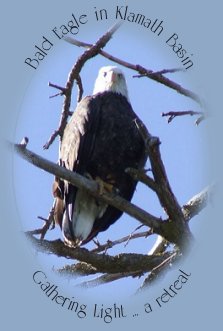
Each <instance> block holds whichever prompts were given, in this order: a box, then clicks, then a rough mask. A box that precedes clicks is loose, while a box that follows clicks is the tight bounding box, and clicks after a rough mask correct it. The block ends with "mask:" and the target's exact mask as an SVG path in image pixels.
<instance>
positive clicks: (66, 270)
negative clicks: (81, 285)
mask: <svg viewBox="0 0 223 331" xmlns="http://www.w3.org/2000/svg"><path fill="white" fill-rule="evenodd" d="M57 272H58V273H59V274H60V275H66V276H73V275H75V276H80V275H83V276H89V275H94V274H96V273H97V269H96V268H95V267H92V265H91V264H89V263H86V262H79V263H76V264H72V265H66V266H64V267H62V268H60V269H57Z"/></svg>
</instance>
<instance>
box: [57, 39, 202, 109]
mask: <svg viewBox="0 0 223 331" xmlns="http://www.w3.org/2000/svg"><path fill="white" fill-rule="evenodd" d="M64 40H65V41H67V42H69V43H71V44H73V45H76V46H78V47H84V48H89V47H92V45H91V44H88V43H84V42H81V41H78V40H76V39H73V38H71V37H66V38H64ZM98 54H101V55H102V56H103V57H105V58H107V59H109V60H110V61H113V62H115V63H118V64H120V65H122V66H124V67H126V68H128V69H132V70H134V71H136V72H138V73H139V75H140V77H148V78H150V79H152V80H154V81H156V82H158V83H160V84H163V85H165V86H167V87H169V88H171V89H173V90H175V91H177V92H178V93H180V94H182V95H184V96H186V97H189V98H191V99H193V100H194V101H196V102H197V103H199V104H201V101H200V98H199V96H198V95H197V94H195V93H193V92H192V91H190V90H188V89H185V88H183V87H182V86H181V85H180V84H177V83H175V82H173V81H172V80H170V79H169V78H167V77H165V76H163V73H162V72H164V73H167V72H171V71H174V70H175V71H176V70H179V69H166V70H162V71H159V72H154V71H153V70H150V69H146V68H144V67H142V66H141V65H138V64H132V63H129V62H126V61H123V60H121V59H119V58H117V57H115V56H113V55H111V54H109V53H107V52H105V51H103V50H100V51H99V52H98Z"/></svg>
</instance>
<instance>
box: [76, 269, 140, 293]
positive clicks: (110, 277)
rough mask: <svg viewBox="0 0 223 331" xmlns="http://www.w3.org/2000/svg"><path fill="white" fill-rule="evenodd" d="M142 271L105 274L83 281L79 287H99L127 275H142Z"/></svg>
mask: <svg viewBox="0 0 223 331" xmlns="http://www.w3.org/2000/svg"><path fill="white" fill-rule="evenodd" d="M142 274H143V273H142V272H140V273H139V272H138V271H135V272H119V273H116V274H105V275H102V276H99V277H97V278H95V279H92V280H89V281H86V282H83V283H81V284H78V285H77V287H82V288H85V289H86V288H92V287H97V286H99V285H104V284H107V283H111V282H114V281H116V280H119V279H122V278H126V277H137V276H138V277H140V276H142Z"/></svg>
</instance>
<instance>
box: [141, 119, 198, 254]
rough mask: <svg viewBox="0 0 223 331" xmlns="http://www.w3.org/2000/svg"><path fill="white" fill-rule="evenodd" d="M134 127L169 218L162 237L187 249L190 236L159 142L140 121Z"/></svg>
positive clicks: (158, 194)
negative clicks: (140, 138)
mask: <svg viewBox="0 0 223 331" xmlns="http://www.w3.org/2000/svg"><path fill="white" fill-rule="evenodd" d="M136 125H137V127H138V129H139V132H140V133H141V135H142V137H143V139H144V142H145V146H146V149H147V153H148V156H149V159H150V163H151V168H152V173H153V177H154V181H155V183H156V187H157V190H156V193H157V196H158V198H159V201H160V203H161V205H162V206H163V208H164V210H165V212H166V213H167V215H168V216H169V222H168V223H167V224H164V227H165V228H164V229H163V233H165V235H164V236H163V235H162V236H163V237H164V238H165V239H167V237H169V238H170V237H172V238H171V240H170V241H171V242H173V243H176V244H177V245H178V246H179V247H181V248H185V247H187V245H188V242H190V241H191V239H192V235H191V233H190V230H189V227H188V225H187V223H186V222H185V219H184V215H183V212H182V210H181V207H180V205H179V203H178V201H177V199H176V197H175V195H174V193H173V191H172V189H171V187H170V184H169V181H168V178H167V175H166V170H165V167H164V164H163V161H162V158H161V154H160V150H159V145H160V141H159V139H158V138H156V137H153V136H152V135H151V134H150V133H149V132H148V130H147V128H146V127H145V125H144V124H143V123H142V122H141V121H139V120H137V121H136ZM166 231H167V233H166Z"/></svg>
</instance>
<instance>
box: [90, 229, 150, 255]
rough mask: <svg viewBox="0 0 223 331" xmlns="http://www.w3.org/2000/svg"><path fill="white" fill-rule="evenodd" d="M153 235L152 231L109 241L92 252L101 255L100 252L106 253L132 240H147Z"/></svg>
mask: <svg viewBox="0 0 223 331" xmlns="http://www.w3.org/2000/svg"><path fill="white" fill-rule="evenodd" d="M151 234H152V232H151V230H148V231H144V232H139V233H134V234H130V235H128V236H125V237H123V238H121V239H117V240H114V241H111V240H108V241H107V243H105V244H103V245H98V247H97V248H94V249H92V251H91V252H94V253H100V252H104V251H106V252H107V250H108V249H109V248H112V247H114V246H116V245H119V244H123V243H124V242H129V241H130V240H133V239H138V238H147V237H148V236H149V235H151Z"/></svg>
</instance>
